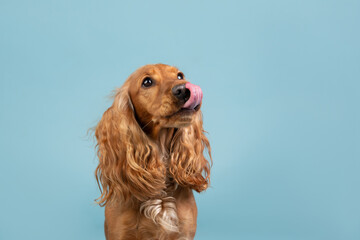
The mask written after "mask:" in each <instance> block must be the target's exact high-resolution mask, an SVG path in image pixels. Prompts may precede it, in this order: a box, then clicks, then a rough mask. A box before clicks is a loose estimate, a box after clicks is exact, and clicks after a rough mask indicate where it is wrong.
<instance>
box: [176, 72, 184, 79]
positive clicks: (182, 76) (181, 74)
mask: <svg viewBox="0 0 360 240" xmlns="http://www.w3.org/2000/svg"><path fill="white" fill-rule="evenodd" d="M177 78H178V79H179V80H181V79H184V74H183V73H182V72H179V73H178V75H177Z"/></svg>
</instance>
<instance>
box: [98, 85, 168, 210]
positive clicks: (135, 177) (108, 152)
mask: <svg viewBox="0 0 360 240" xmlns="http://www.w3.org/2000/svg"><path fill="white" fill-rule="evenodd" d="M95 136H96V139H97V155H98V158H99V165H98V167H97V168H96V172H95V175H96V179H97V181H98V184H99V186H100V185H101V187H100V189H102V193H101V196H100V197H99V198H98V199H97V202H98V203H99V204H100V205H102V206H103V205H105V204H107V203H108V202H112V201H113V200H114V199H121V200H122V201H127V200H130V199H132V198H131V196H134V197H135V198H137V199H138V200H140V201H145V200H147V199H149V198H152V197H156V196H159V195H160V194H161V193H162V190H163V189H164V188H165V178H166V177H165V176H166V168H165V166H164V163H163V162H162V161H161V157H160V154H159V151H158V148H157V147H156V146H154V145H153V143H152V142H151V141H150V140H149V139H148V137H147V136H146V134H145V133H144V132H143V131H142V130H141V128H140V126H139V124H138V123H137V121H136V119H135V115H134V109H133V106H132V103H131V100H130V96H129V93H128V88H127V87H126V85H124V86H123V87H122V88H121V89H119V90H118V91H117V93H116V95H115V100H114V103H113V105H112V106H111V107H110V108H109V109H108V110H106V112H105V113H104V114H103V116H102V119H101V120H100V122H99V123H98V125H97V126H96V130H95Z"/></svg>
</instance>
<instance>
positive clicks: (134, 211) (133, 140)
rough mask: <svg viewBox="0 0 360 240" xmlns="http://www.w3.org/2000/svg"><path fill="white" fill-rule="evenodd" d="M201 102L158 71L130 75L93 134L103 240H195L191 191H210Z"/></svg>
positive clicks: (168, 70) (172, 74)
mask: <svg viewBox="0 0 360 240" xmlns="http://www.w3.org/2000/svg"><path fill="white" fill-rule="evenodd" d="M202 97H203V93H202V90H201V88H200V87H199V86H196V85H194V84H192V83H190V82H188V81H187V80H186V79H185V76H184V74H183V73H182V72H180V71H179V70H178V69H177V68H176V67H173V66H169V65H165V64H153V65H145V66H143V67H141V68H139V69H137V70H136V71H135V72H134V73H132V74H131V75H130V76H129V78H128V79H127V80H126V81H125V83H124V84H123V86H122V87H121V88H119V89H117V90H116V92H115V95H114V102H113V104H112V105H111V107H110V108H108V109H107V110H106V111H105V113H104V114H103V116H102V118H101V120H100V121H99V123H98V124H97V126H96V128H95V137H96V140H97V144H96V149H97V156H98V158H99V164H98V166H97V168H96V171H95V176H96V180H97V182H98V185H99V188H100V190H101V196H100V197H99V198H98V199H97V200H96V201H97V203H98V204H100V206H105V236H106V239H108V240H115V239H116V240H120V239H121V240H123V239H131V240H134V239H138V240H141V239H147V240H148V239H167V240H168V239H169V240H171V239H193V238H194V236H195V232H196V221H197V207H196V203H195V199H194V195H193V191H192V190H195V191H197V192H202V191H204V190H206V189H207V188H208V187H209V184H210V168H211V165H212V158H211V148H210V144H209V141H208V139H207V137H206V136H205V134H204V133H205V131H204V129H203V124H202V113H201V111H200V107H201V104H202ZM204 152H205V153H204ZM206 154H207V156H205V155H206ZM207 158H208V159H209V160H208V159H207Z"/></svg>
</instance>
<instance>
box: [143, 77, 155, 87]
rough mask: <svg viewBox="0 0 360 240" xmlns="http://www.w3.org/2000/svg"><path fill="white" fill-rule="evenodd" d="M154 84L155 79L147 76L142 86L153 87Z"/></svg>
mask: <svg viewBox="0 0 360 240" xmlns="http://www.w3.org/2000/svg"><path fill="white" fill-rule="evenodd" d="M152 85H153V80H152V79H151V78H149V77H146V78H145V79H144V80H143V83H142V86H143V87H146V88H148V87H151V86H152Z"/></svg>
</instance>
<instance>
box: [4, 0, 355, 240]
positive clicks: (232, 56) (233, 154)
mask: <svg viewBox="0 0 360 240" xmlns="http://www.w3.org/2000/svg"><path fill="white" fill-rule="evenodd" d="M158 62H162V63H167V64H171V65H176V66H178V67H179V68H180V69H181V70H182V71H184V73H185V74H186V76H187V77H188V78H189V79H190V80H191V81H192V82H193V83H195V84H198V85H200V86H201V87H202V89H203V91H204V103H203V113H204V121H205V128H206V130H207V131H208V132H209V138H210V141H211V144H212V148H213V157H214V166H213V171H212V187H211V188H210V189H209V190H208V191H207V192H205V193H202V194H200V195H198V194H197V203H198V207H199V218H198V232H197V237H196V239H199V240H203V239H207V240H209V239H244V240H271V239H274V240H284V239H286V240H292V239H295V240H297V239H305V240H313V239H314V240H319V239H326V240H357V239H360V189H359V185H360V173H359V172H360V162H359V161H360V111H359V103H360V89H359V88H360V83H359V81H360V2H359V1H340V0H339V1H319V0H312V1H258V0H256V1H128V2H127V3H125V2H121V1H93V0H91V1H90V0H87V1H85V0H82V1H74V0H61V1H49V0H46V1H15V0H14V1H5V0H2V1H0V81H1V82H0V84H1V85H0V128H1V134H0V148H1V158H0V159H1V162H0V164H1V165H0V166H1V174H0V193H1V194H0V195H1V198H0V199H1V200H0V239H4V240H5V239H6V240H9V239H37V240H40V239H54V240H55V239H86V240H89V239H103V238H104V237H103V218H104V217H103V208H100V207H98V206H96V205H95V204H94V203H93V199H95V198H96V197H97V196H98V195H99V191H98V189H97V185H96V183H95V179H94V176H93V172H94V169H95V167H96V163H97V160H96V158H95V153H94V149H93V146H94V143H93V141H91V140H88V137H87V135H86V132H87V130H88V129H89V128H90V127H92V126H94V125H95V124H96V122H97V121H98V120H99V119H100V117H101V115H102V113H103V112H104V110H105V109H106V108H107V107H108V106H109V105H110V104H111V101H109V100H108V99H107V96H108V95H109V94H110V93H111V91H112V90H113V89H114V88H115V87H117V86H121V85H122V83H123V81H124V80H125V78H126V77H127V76H128V75H129V74H130V73H131V72H132V71H134V70H135V69H136V68H138V67H139V66H141V65H144V64H147V63H158Z"/></svg>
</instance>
